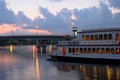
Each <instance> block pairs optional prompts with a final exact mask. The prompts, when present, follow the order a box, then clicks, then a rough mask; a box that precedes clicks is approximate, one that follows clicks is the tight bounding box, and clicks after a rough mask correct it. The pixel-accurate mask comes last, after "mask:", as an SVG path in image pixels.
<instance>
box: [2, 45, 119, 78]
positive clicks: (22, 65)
mask: <svg viewBox="0 0 120 80" xmlns="http://www.w3.org/2000/svg"><path fill="white" fill-rule="evenodd" d="M48 52H49V48H48ZM48 59H49V56H46V54H44V53H41V52H39V51H38V49H37V48H36V47H35V46H34V45H32V46H12V45H10V46H5V47H0V80H120V65H104V64H85V63H70V62H57V61H49V60H48Z"/></svg>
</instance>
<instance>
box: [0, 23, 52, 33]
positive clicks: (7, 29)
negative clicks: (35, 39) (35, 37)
mask: <svg viewBox="0 0 120 80" xmlns="http://www.w3.org/2000/svg"><path fill="white" fill-rule="evenodd" d="M11 32H14V35H19V34H21V35H31V34H41V35H50V34H52V33H50V32H49V31H47V30H40V29H24V28H22V27H19V26H16V25H10V24H2V25H0V35H4V34H10V33H11ZM18 33H19V34H18Z"/></svg>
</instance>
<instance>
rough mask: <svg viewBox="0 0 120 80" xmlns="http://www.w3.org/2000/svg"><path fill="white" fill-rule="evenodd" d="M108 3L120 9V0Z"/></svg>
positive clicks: (112, 0)
mask: <svg viewBox="0 0 120 80" xmlns="http://www.w3.org/2000/svg"><path fill="white" fill-rule="evenodd" d="M108 1H109V3H110V5H111V6H112V7H114V8H119V9H120V0H108Z"/></svg>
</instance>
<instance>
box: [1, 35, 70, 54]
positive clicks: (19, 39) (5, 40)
mask: <svg viewBox="0 0 120 80" xmlns="http://www.w3.org/2000/svg"><path fill="white" fill-rule="evenodd" d="M69 39H71V36H69V35H13V36H0V46H4V45H11V44H12V45H33V44H34V45H36V46H37V47H38V48H40V47H42V48H43V52H44V53H45V52H46V46H47V45H50V44H52V45H54V44H57V43H58V41H62V40H69Z"/></svg>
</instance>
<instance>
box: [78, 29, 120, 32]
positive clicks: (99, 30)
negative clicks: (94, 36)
mask: <svg viewBox="0 0 120 80" xmlns="http://www.w3.org/2000/svg"><path fill="white" fill-rule="evenodd" d="M110 31H120V28H104V29H89V30H82V31H81V32H78V33H91V32H110Z"/></svg>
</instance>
